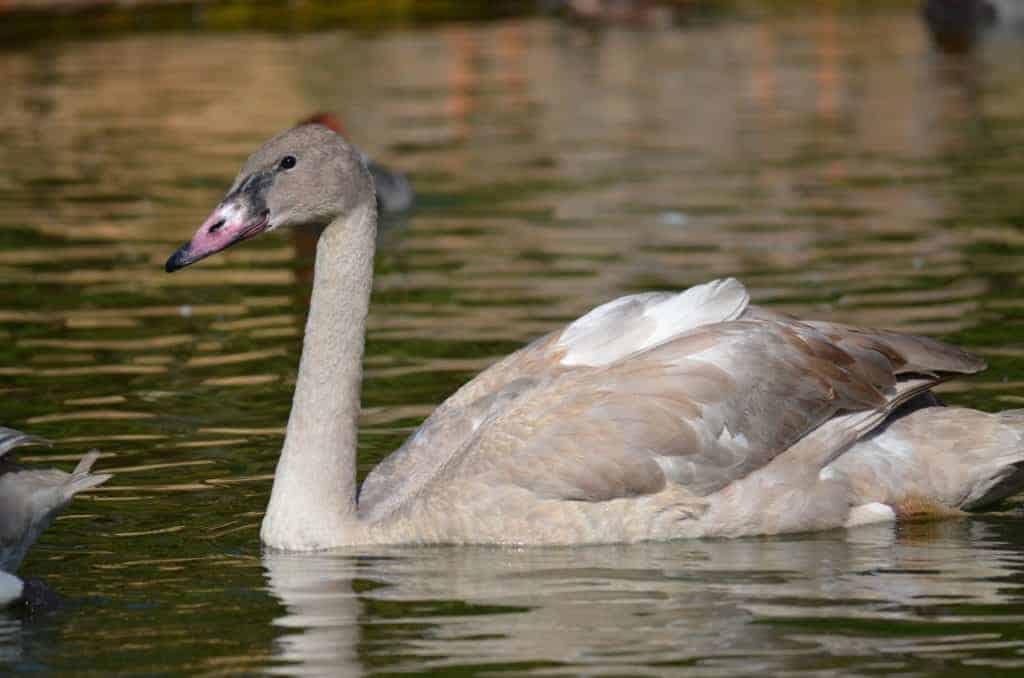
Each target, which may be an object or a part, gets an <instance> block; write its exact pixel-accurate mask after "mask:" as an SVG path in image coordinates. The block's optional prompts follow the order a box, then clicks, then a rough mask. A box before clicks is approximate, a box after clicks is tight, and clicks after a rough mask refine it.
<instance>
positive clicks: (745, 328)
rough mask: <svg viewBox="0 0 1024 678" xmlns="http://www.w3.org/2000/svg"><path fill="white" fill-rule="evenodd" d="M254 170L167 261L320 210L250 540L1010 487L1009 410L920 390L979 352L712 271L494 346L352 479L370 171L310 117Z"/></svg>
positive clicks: (789, 526) (585, 534)
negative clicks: (755, 297)
mask: <svg viewBox="0 0 1024 678" xmlns="http://www.w3.org/2000/svg"><path fill="white" fill-rule="evenodd" d="M289 156H290V157H292V158H295V159H297V162H295V163H292V162H289V163H283V162H282V159H283V158H285V157H289ZM285 164H287V165H288V167H285ZM256 173H259V174H260V176H262V177H263V180H262V181H261V183H260V184H259V190H258V191H257V193H258V195H248V194H247V193H246V192H238V191H235V192H229V193H228V195H227V196H226V197H225V199H224V201H223V202H222V203H221V204H220V205H219V206H218V207H217V208H216V209H215V210H214V212H213V213H212V214H211V215H210V217H209V218H208V219H207V220H206V222H204V224H203V225H202V226H201V227H200V229H199V230H198V231H197V232H196V235H195V236H194V237H193V239H192V241H190V242H189V243H186V244H185V245H184V246H182V248H181V249H180V250H179V251H178V252H177V253H175V254H174V255H172V257H171V258H170V259H169V260H168V263H167V269H168V270H177V269H178V268H181V267H183V266H186V265H188V264H190V263H192V262H194V261H198V260H199V259H201V258H203V257H205V256H209V255H210V254H213V253H215V252H217V251H219V250H221V249H224V248H225V247H228V246H230V245H231V244H234V243H235V242H238V241H239V240H244V239H247V238H249V237H252V235H253V234H255V233H258V232H260V231H263V230H271V229H273V228H277V227H281V226H291V225H301V224H303V223H326V222H330V223H329V224H328V226H327V227H326V228H325V230H324V232H323V235H322V236H321V239H320V242H319V244H318V247H317V263H316V276H315V283H314V288H313V296H312V300H311V302H310V313H309V318H308V321H307V325H306V335H305V341H304V346H303V352H302V360H301V362H300V366H299V376H298V380H297V383H296V391H295V398H294V401H293V405H292V412H291V416H290V418H289V421H288V432H287V435H286V437H285V444H284V448H283V449H282V451H281V457H280V460H279V462H278V466H277V471H276V473H275V478H274V486H273V490H272V492H271V498H270V503H269V505H268V507H267V512H266V515H265V517H264V521H263V526H262V530H261V539H262V540H263V542H264V543H265V544H266V545H268V546H270V547H273V548H280V549H287V550H313V549H321V548H330V547H335V546H342V545H347V544H361V543H410V542H412V543H423V542H449V543H466V542H477V543H517V544H538V543H550V544H570V543H597V542H631V541H639V540H652V539H675V538H683V537H705V536H741V535H753V534H774V533H780V532H792V531H798V530H812V529H827V528H834V527H841V526H855V525H859V524H863V523H866V522H872V521H877V520H891V519H894V518H895V517H896V516H897V515H898V514H899V515H902V514H907V513H908V510H907V506H909V505H910V504H912V503H914V502H918V503H920V502H921V501H922V500H923V501H925V502H929V501H930V502H934V503H936V504H941V505H943V506H946V507H947V508H949V509H961V508H975V507H978V506H983V505H985V504H987V503H989V502H991V501H994V500H996V499H997V498H999V497H1000V496H1005V495H1006V494H1007V493H1009V492H1012V491H1015V490H1016V489H1018V488H1019V487H1020V486H1021V484H1022V482H1024V477H1022V476H1024V473H1020V472H1018V471H1017V467H1018V466H1019V465H1020V464H1022V463H1024V416H1020V415H1017V414H1014V413H1002V414H998V415H989V414H984V413H981V412H974V411H972V410H964V409H962V408H944V407H941V406H939V404H938V403H937V401H936V400H934V398H933V397H932V396H931V394H930V392H929V389H931V388H932V387H933V386H935V385H936V384H938V383H939V382H941V381H943V380H945V379H948V378H951V377H954V376H957V375H963V374H972V373H975V372H978V371H979V370H981V369H983V368H984V363H983V362H982V361H981V360H979V359H978V358H977V357H975V356H973V355H970V354H969V353H966V352H964V351H962V350H960V349H958V348H955V347H952V346H949V345H946V344H943V343H941V342H937V341H934V340H931V339H926V338H922V337H913V336H908V335H901V334H896V333H893V332H887V331H883V330H872V329H863V328H856V327H849V326H846V325H841V324H837V323H830V322H817V321H801V320H797V319H795V318H791V317H789V316H786V315H784V314H780V313H777V312H774V311H771V310H767V309H761V308H757V307H754V306H751V305H750V304H749V295H748V294H747V291H746V290H745V289H744V287H743V286H742V285H741V284H740V283H739V282H737V281H735V280H732V279H728V280H718V281H713V282H710V283H707V284H704V285H698V286H696V287H693V288H691V289H689V290H687V291H685V292H682V293H678V294H674V293H664V292H658V293H647V294H638V295H632V296H629V297H623V298H621V299H616V300H613V301H610V302H608V303H607V304H604V305H602V306H599V307H598V308H596V309H594V310H593V311H591V312H590V313H588V314H586V315H585V316H583V317H581V318H580V319H578V320H576V321H575V322H573V323H571V324H570V325H568V326H566V327H565V328H563V329H562V330H559V331H556V332H553V333H551V334H549V335H547V336H545V337H542V338H540V339H538V340H537V341H535V342H533V343H531V344H529V345H528V346H526V347H524V348H523V349H521V350H519V351H517V352H515V353H513V354H512V355H510V356H508V357H507V358H505V359H504V360H502V361H500V362H498V363H496V364H495V365H493V366H492V367H490V368H488V369H486V370H484V371H483V372H482V373H481V374H480V375H479V376H477V377H476V378H475V379H473V380H471V381H470V382H469V383H467V384H466V385H465V386H463V387H462V388H460V389H459V390H458V391H457V392H456V393H454V394H453V395H452V396H451V397H450V398H448V399H447V400H446V401H445V402H444V403H442V404H441V405H440V406H439V407H438V409H437V410H436V411H435V412H434V413H433V414H432V415H431V416H430V417H428V418H427V420H426V421H425V422H424V423H423V425H422V426H421V427H420V428H419V429H418V430H417V431H416V432H415V433H414V434H413V435H412V436H410V438H409V439H408V440H407V441H406V442H405V443H404V444H403V445H402V447H401V448H400V449H399V450H398V451H397V452H396V453H394V454H393V455H391V456H390V457H389V458H387V459H386V460H384V461H383V462H382V463H381V464H379V465H378V466H377V468H375V469H374V470H373V471H372V472H371V473H370V474H369V475H368V476H367V478H366V480H365V481H364V483H363V486H362V488H361V490H358V491H357V489H356V478H355V450H356V437H357V435H356V434H357V431H356V424H357V418H358V411H359V390H360V385H361V378H362V364H361V363H362V355H363V341H364V333H365V326H366V314H367V309H368V303H369V295H370V289H371V284H372V258H373V248H374V243H375V237H374V236H375V233H376V209H375V203H374V193H373V182H372V179H371V178H370V173H369V172H368V170H367V169H366V167H365V164H364V161H363V159H362V157H361V155H360V154H359V152H358V151H357V150H356V149H354V148H353V147H352V146H351V145H349V144H348V143H346V142H345V141H344V140H342V139H341V138H340V137H338V136H337V135H334V134H333V133H331V132H329V131H328V130H327V129H325V128H323V127H320V126H317V125H307V126H304V127H299V128H295V129H293V130H290V131H288V132H286V133H283V134H280V135H278V136H276V137H274V138H273V139H272V140H271V141H269V142H268V143H267V144H266V145H265V146H264V147H263V148H261V149H260V150H258V151H257V152H256V153H255V154H253V155H252V156H251V157H250V158H249V160H248V161H247V162H246V164H245V166H244V167H243V170H242V172H241V173H240V174H239V177H238V179H237V180H236V186H241V185H247V184H246V182H247V181H248V180H249V177H251V176H254V175H255V174H256ZM940 424H941V425H940ZM933 433H934V434H935V435H933ZM950 439H955V441H956V442H955V444H951V443H950V442H949V440H950ZM920 495H924V496H923V497H922V496H920Z"/></svg>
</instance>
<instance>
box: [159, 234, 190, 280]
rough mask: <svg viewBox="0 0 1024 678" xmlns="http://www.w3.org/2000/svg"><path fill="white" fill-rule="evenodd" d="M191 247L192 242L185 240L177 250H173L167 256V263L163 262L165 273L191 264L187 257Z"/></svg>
mask: <svg viewBox="0 0 1024 678" xmlns="http://www.w3.org/2000/svg"><path fill="white" fill-rule="evenodd" d="M191 247H192V243H191V242H187V243H185V244H184V245H182V246H181V247H179V248H178V249H177V250H175V251H174V254H172V255H171V256H169V257H167V263H166V264H164V271H166V272H167V273H174V272H175V271H177V270H178V269H179V268H185V267H186V266H188V265H189V264H191V263H192V260H191V258H190V257H189V253H190V250H191Z"/></svg>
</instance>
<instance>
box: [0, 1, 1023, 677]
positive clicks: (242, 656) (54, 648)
mask: <svg viewBox="0 0 1024 678" xmlns="http://www.w3.org/2000/svg"><path fill="white" fill-rule="evenodd" d="M867 4H868V3H861V5H859V6H858V5H856V4H853V5H843V4H835V5H834V4H828V5H825V6H823V7H819V6H818V5H810V4H809V5H808V6H807V7H805V8H804V9H802V10H798V11H789V12H781V13H779V12H767V11H762V8H760V6H759V5H757V4H754V3H750V4H747V5H743V7H744V8H745V9H744V10H743V11H738V12H721V13H714V14H712V15H710V16H707V17H703V18H701V20H699V21H694V22H690V23H683V24H681V25H676V26H672V27H662V28H657V29H644V28H638V27H636V26H630V27H614V26H613V27H606V28H596V29H595V28H590V27H586V26H580V25H575V24H571V23H567V22H564V21H561V20H558V19H553V18H544V17H522V18H512V19H509V18H506V19H501V20H492V21H488V22H485V23H474V22H473V21H459V22H453V23H444V22H442V23H432V24H430V25H428V26H424V27H416V26H406V27H401V28H395V29H387V30H378V31H372V32H368V31H366V30H363V29H360V30H352V31H346V30H332V31H323V32H314V33H302V32H292V33H287V34H281V33H267V32H259V31H256V30H253V31H249V30H241V31H235V32H204V31H159V30H153V31H150V32H147V33H145V34H144V35H140V34H133V33H113V34H111V35H109V36H106V35H103V36H102V37H101V36H97V35H94V36H93V37H91V38H90V39H87V40H76V39H72V37H70V36H69V37H66V38H62V39H59V40H57V39H55V40H45V39H38V36H36V37H34V38H33V39H31V40H26V41H24V42H14V43H9V44H8V45H7V46H6V47H5V48H4V49H3V50H2V51H0V74H2V77H3V82H4V96H2V97H0V283H2V284H0V398H2V400H0V402H2V409H0V414H2V417H0V419H2V423H4V424H7V425H9V426H14V427H17V428H22V429H26V430H31V431H32V432H34V433H37V434H40V435H45V436H48V437H50V438H52V439H54V440H55V441H56V442H57V444H56V446H55V447H54V449H53V450H41V451H36V452H33V453H32V454H30V455H27V459H29V460H32V461H35V462H40V463H44V464H48V465H59V466H62V467H64V468H67V467H69V466H70V465H71V464H72V463H73V460H74V459H76V458H77V457H79V456H80V455H81V454H83V453H84V452H85V451H86V450H88V449H90V448H93V447H97V448H99V449H101V450H102V452H103V457H102V458H101V460H100V462H99V463H98V466H99V467H102V469H103V470H105V471H106V470H110V471H113V472H115V473H116V478H115V479H114V480H112V481H111V482H110V483H108V484H107V485H105V486H103V487H102V488H100V489H99V490H98V491H96V492H93V493H91V494H89V495H87V496H84V497H82V498H80V499H79V500H77V501H76V502H75V504H74V505H73V506H72V507H71V509H70V510H69V511H67V512H66V513H65V514H64V515H63V516H62V517H61V519H59V520H58V521H57V522H56V523H55V525H54V526H53V528H51V530H50V531H49V532H47V533H46V535H45V536H44V537H43V539H42V540H41V542H40V543H39V544H38V546H37V547H36V548H35V550H34V551H33V552H32V553H31V555H30V557H29V558H28V560H27V561H26V562H25V564H24V566H23V568H22V573H23V574H25V575H31V576H36V577H41V578H43V579H45V580H46V581H47V582H48V583H49V584H50V585H51V586H53V587H54V588H55V589H57V590H58V591H59V592H61V593H62V594H63V595H64V596H65V597H66V598H67V602H66V604H65V606H64V607H63V608H61V609H59V610H57V611H55V612H51V613H47V614H43V615H39V616H36V617H23V616H18V615H12V614H9V613H0V673H14V674H20V673H35V674H38V673H60V674H68V675H71V674H74V675H96V676H106V675H112V674H115V673H116V674H127V675H145V676H154V675H159V676H163V675H206V676H219V675H239V674H243V675H251V674H253V673H260V672H265V671H271V672H279V673H282V674H286V675H340V676H346V675H359V674H370V673H375V674H391V673H398V672H401V673H403V674H410V673H411V674H415V673H422V674H432V675H433V674H436V673H438V672H440V671H442V670H448V671H449V672H450V674H451V675H489V674H494V673H502V672H512V673H514V674H524V673H535V674H543V675H577V674H579V673H587V674H591V675H673V676H674V675H695V676H737V675H750V674H759V675H764V674H775V673H788V674H807V675H817V676H831V675H840V674H842V675H907V676H909V675H923V674H949V675H953V674H955V675H958V676H960V675H967V674H971V673H974V674H977V675H997V674H999V673H1000V672H1005V673H1007V674H1009V673H1013V672H1015V671H1019V670H1021V667H1022V666H1024V586H1022V585H1024V555H1022V554H1024V550H1022V549H1024V515H1022V514H1021V513H1020V510H1019V508H1018V504H1015V503H1013V502H1011V503H1010V504H1009V505H1007V506H1005V507H1003V509H1004V510H1003V511H1001V512H999V513H998V514H993V515H986V516H977V517H971V518H967V519H960V520H951V521H946V522H937V523H922V524H909V525H901V526H898V527H891V526H885V527H878V528H871V529H864V530H858V531H852V532H849V533H847V532H832V533H825V534H816V535H801V536H792V537H785V538H774V539H757V540H742V541H736V542H706V543H680V544H669V545H643V546H630V547H607V548H586V549H517V550H506V549H482V548H407V549H377V550H373V551H361V552H349V553H340V554H333V555H320V556H303V557H287V556H274V557H271V556H266V557H265V556H262V555H261V553H260V550H259V547H258V543H257V542H258V539H257V533H258V526H259V521H260V517H261V514H262V511H263V508H264V506H265V503H266V499H267V495H268V492H269V489H270V477H271V474H272V472H273V469H274V465H275V462H276V456H277V452H278V450H279V448H280V444H281V440H282V434H283V427H284V422H285V420H286V417H287V414H288V408H289V405H290V395H291V391H292V388H293V386H294V380H295V373H296V364H297V359H298V354H299V349H300V339H301V328H302V322H303V318H304V314H305V309H306V300H307V297H308V293H309V272H310V267H311V255H312V250H311V243H310V241H309V240H308V239H304V238H302V237H301V235H299V236H290V235H289V234H281V233H276V234H272V235H269V236H266V237H264V238H262V239H258V240H256V241H253V242H251V243H247V244H246V245H244V246H242V247H238V248H234V249H232V250H230V251H229V252H226V253H224V254H223V255H220V256H218V257H215V258H213V259H210V260H208V261H205V262H203V263H202V264H199V265H198V266H196V267H194V268H193V269H190V270H188V271H186V272H183V273H180V274H176V275H174V276H168V275H166V274H165V273H164V272H163V270H162V264H163V261H164V259H165V258H166V257H167V255H168V254H169V253H170V252H171V251H173V249H174V248H175V247H177V245H178V244H180V243H181V242H183V241H184V240H186V239H187V238H188V237H189V236H190V235H191V234H192V232H193V231H194V230H195V228H196V227H197V226H198V224H199V223H200V222H201V221H202V219H203V218H204V217H205V216H206V215H207V213H208V212H209V210H210V209H211V208H212V207H213V205H215V204H216V202H217V201H218V200H219V198H220V196H221V195H222V193H223V191H224V190H225V189H226V188H227V187H228V185H229V183H230V182H231V180H232V178H233V177H234V174H235V172H236V171H237V167H238V166H239V164H240V162H241V161H242V160H243V159H244V157H245V156H246V154H247V153H248V152H250V151H251V150H252V149H253V148H254V147H255V146H257V145H258V144H259V143H260V142H262V141H263V140H264V139H265V138H266V137H268V136H269V135H271V134H273V133H275V132H276V131H278V130H280V129H282V128H284V127H287V126H289V125H291V124H293V123H294V122H296V121H298V120H300V119H302V118H304V117H306V116H308V115H309V114H311V113H312V112H314V111H316V110H332V111H335V112H337V113H339V114H340V115H341V116H342V117H343V118H344V119H345V120H346V121H347V124H348V128H349V131H350V133H351V136H352V137H353V138H354V139H355V140H356V141H357V142H358V143H359V144H360V145H361V146H362V147H363V148H364V150H366V151H367V152H368V153H370V154H371V155H372V156H373V157H374V158H376V159H378V160H380V161H381V162H384V163H386V164H390V165H392V166H393V167H396V168H400V169H402V170H404V171H406V172H408V173H409V174H410V175H411V176H412V178H413V180H414V182H415V184H416V186H417V189H418V190H419V193H420V201H419V207H418V209H417V210H416V211H415V212H413V213H411V214H410V215H408V216H406V217H403V218H398V219H390V220H388V221H387V222H386V224H385V228H384V229H383V233H382V236H381V241H380V246H379V253H378V257H377V281H376V288H375V292H374V300H373V306H372V310H371V316H370V331H369V337H368V353H367V361H366V362H367V378H366V382H365V387H364V414H363V424H364V425H363V429H362V433H361V436H360V467H361V471H362V472H363V473H365V472H366V470H368V469H369V468H370V467H372V465H373V464H374V463H376V461H378V460H379V459H380V458H382V457H383V456H385V455H386V454H387V453H388V452H390V451H391V450H392V449H394V448H395V447H397V446H398V445H399V443H400V442H401V440H402V439H403V438H404V437H405V436H406V435H407V434H408V433H409V432H410V431H411V430H412V429H413V428H414V427H415V426H416V425H417V424H418V422H419V421H420V420H421V419H422V418H423V417H424V416H426V414H427V413H428V412H430V411H431V410H432V408H433V407H434V406H435V405H436V404H437V403H439V402H440V401H441V400H442V399H443V398H444V397H445V396H446V395H448V394H449V393H451V392H452V391H453V390H454V389H455V388H456V387H457V386H458V385H459V384H461V383H462V382H463V381H465V380H466V379H468V378H469V377H470V376H471V375H472V374H474V373H475V372H476V371H478V370H479V369H481V368H482V367H484V366H486V365H487V364H489V363H490V362H492V361H493V360H494V359H495V358H497V357H499V356H501V355H503V354H505V353H507V352H508V351H510V350H513V349H514V348H516V347H517V346H520V345H521V344H522V343H523V342H525V341H527V340H528V339H530V338H531V337H534V336H537V335H538V334H540V333H543V332H545V331H548V330H550V329H553V328H555V327H558V326H559V325H560V324H561V323H564V322H565V321H567V320H569V319H572V318H574V317H576V316H578V315H579V314H581V313H583V312H584V311H586V310H587V309H588V308H590V307H592V306H594V305H596V304H598V303H600V302H602V301H604V300H607V299H609V298H613V297H615V296H618V295H621V294H624V293H628V292H632V291H636V290H640V289H651V288H658V289H678V288H683V287H686V286H688V285H691V284H693V283H697V282H700V281H704V280H707V279H709V278H712V277H716V276H724V275H735V276H738V277H740V278H741V279H743V280H744V281H745V282H746V283H747V285H748V286H749V287H750V289H751V291H752V293H753V296H754V298H755V300H756V301H758V302H759V303H765V304H768V305H771V306H772V307H774V308H778V309H780V310H783V311H787V312H792V313H797V314H800V315H805V316H813V317H818V318H826V319H834V320H839V321H844V322H851V323H859V324H866V325H872V326H884V327H891V328H894V329H900V330H906V331H913V332H920V333H926V334H929V335H933V336H938V337H941V338H944V339H947V340H951V341H955V342H958V343H961V344H963V345H965V346H967V347H969V348H971V349H973V350H975V351H977V352H979V353H981V354H982V355H984V356H985V357H986V359H987V360H988V361H989V362H990V364H991V369H990V370H989V371H988V372H987V373H985V374H983V375H981V376H980V377H979V378H976V379H973V380H968V381H963V382H955V383H952V384H949V385H947V386H946V387H944V397H945V398H946V399H947V400H949V401H951V402H955V403H958V404H966V405H970V406H975V407H981V408H985V409H1000V408H1008V407H1020V406H1021V403H1024V369H1022V365H1024V328H1022V327H1021V321H1022V319H1024V301H1021V299H1020V289H1021V271H1022V269H1024V263H1022V262H1024V259H1022V258H1021V256H1020V255H1021V254H1022V252H1024V230H1022V229H1024V190H1022V189H1024V58H1022V56H1024V38H1022V37H1021V35H1019V34H1017V33H1015V32H1014V30H1013V29H999V30H995V31H993V32H992V33H991V34H989V35H986V36H985V37H984V39H983V40H981V41H980V42H979V43H978V44H977V45H976V46H975V48H974V49H973V50H972V51H968V52H966V53H958V54H947V53H944V52H942V51H940V50H938V49H937V48H936V47H935V46H934V45H933V43H932V42H931V41H930V39H929V36H928V33H927V31H926V28H925V26H924V24H923V23H922V21H921V19H920V15H919V11H918V8H917V7H916V6H914V5H910V4H897V5H895V6H890V7H888V8H884V9H874V10H870V11H869V10H868V9H866V7H865V5H867ZM62 25H63V24H62ZM65 34H66V31H65Z"/></svg>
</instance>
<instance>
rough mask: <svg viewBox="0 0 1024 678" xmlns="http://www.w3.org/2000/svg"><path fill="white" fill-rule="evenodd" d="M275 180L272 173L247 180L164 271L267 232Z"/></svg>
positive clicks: (253, 176) (230, 195)
mask: <svg viewBox="0 0 1024 678" xmlns="http://www.w3.org/2000/svg"><path fill="white" fill-rule="evenodd" d="M273 180H274V172H273V170H268V171H262V172H256V173H254V174H251V175H250V176H248V177H246V178H245V180H244V181H242V183H241V184H239V185H238V188H236V189H235V190H233V191H231V192H230V193H228V195H226V196H225V197H224V200H222V201H221V203H220V204H219V205H217V208H216V209H215V210H213V213H212V214H210V216H208V217H207V218H206V221H204V222H203V225H202V226H200V227H199V230H197V231H196V234H195V235H194V236H192V239H191V240H189V241H188V242H187V243H185V244H184V245H182V246H181V247H179V248H178V249H177V251H175V252H174V254H172V255H171V256H170V257H169V258H168V259H167V263H166V264H165V265H164V270H165V271H167V272H168V273H173V272H174V271H177V270H178V269H180V268H185V267H186V266H189V265H191V264H194V263H196V262H197V261H199V260H200V259H205V258H206V257H208V256H210V255H211V254H216V253H217V252H220V251H221V250H225V249H227V248H228V247H231V246H232V245H234V244H235V243H240V242H242V241H243V240H248V239H249V238H252V237H254V236H257V235H259V234H260V233H263V232H264V231H266V230H267V229H268V228H269V227H270V210H268V209H267V202H266V194H267V189H268V188H269V187H270V184H271V183H272V182H273Z"/></svg>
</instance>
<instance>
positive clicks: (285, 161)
mask: <svg viewBox="0 0 1024 678" xmlns="http://www.w3.org/2000/svg"><path fill="white" fill-rule="evenodd" d="M295 163H296V160H295V156H294V155H286V156H284V157H283V158H281V162H280V163H278V166H279V167H280V168H281V169H286V170H289V169H291V168H293V167H295Z"/></svg>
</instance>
